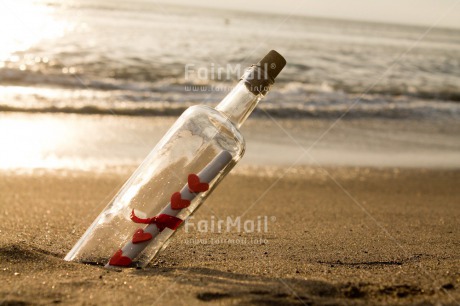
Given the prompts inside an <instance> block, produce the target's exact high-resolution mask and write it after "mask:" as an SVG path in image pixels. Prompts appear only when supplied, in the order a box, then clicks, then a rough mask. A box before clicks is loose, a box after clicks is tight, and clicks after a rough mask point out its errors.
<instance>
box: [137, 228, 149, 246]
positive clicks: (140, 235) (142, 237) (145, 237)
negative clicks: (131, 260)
mask: <svg viewBox="0 0 460 306" xmlns="http://www.w3.org/2000/svg"><path fill="white" fill-rule="evenodd" d="M152 238H153V236H152V234H150V233H145V232H144V230H143V229H142V228H140V229H138V230H137V231H136V232H135V233H134V235H133V240H132V241H133V243H134V244H136V243H141V242H144V241H149V240H150V239H152Z"/></svg>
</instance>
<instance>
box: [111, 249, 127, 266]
mask: <svg viewBox="0 0 460 306" xmlns="http://www.w3.org/2000/svg"><path fill="white" fill-rule="evenodd" d="M131 262H132V260H131V258H129V257H126V256H123V251H122V250H118V251H117V252H116V253H115V254H114V255H113V256H112V258H110V261H109V265H111V266H121V267H127V266H129V265H130V264H131Z"/></svg>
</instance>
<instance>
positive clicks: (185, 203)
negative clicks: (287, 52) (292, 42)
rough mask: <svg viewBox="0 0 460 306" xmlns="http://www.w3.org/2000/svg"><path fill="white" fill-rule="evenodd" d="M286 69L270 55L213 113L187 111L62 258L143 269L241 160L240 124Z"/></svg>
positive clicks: (206, 109) (282, 61)
mask: <svg viewBox="0 0 460 306" xmlns="http://www.w3.org/2000/svg"><path fill="white" fill-rule="evenodd" d="M285 64H286V61H285V59H284V58H283V57H282V56H281V55H280V54H279V53H277V52H276V51H274V50H272V51H270V52H269V53H268V54H267V55H266V56H265V57H264V58H263V59H262V60H261V61H260V62H259V63H258V64H256V65H252V66H251V67H250V68H248V69H247V70H246V72H245V73H244V75H243V76H242V77H241V79H240V81H239V82H238V84H237V85H236V87H235V88H234V89H233V90H232V91H231V92H230V93H229V94H228V95H227V96H226V97H225V98H224V99H223V100H222V102H220V103H219V104H218V105H217V107H216V108H212V107H209V106H203V105H198V106H192V107H190V108H188V109H187V110H186V111H185V112H184V113H183V114H182V115H181V116H180V117H179V119H178V120H177V121H176V122H175V123H174V124H173V126H172V127H171V128H170V129H169V131H168V132H167V133H166V135H165V136H164V137H163V138H162V139H161V140H160V141H159V143H158V144H157V145H156V146H155V148H154V149H153V150H152V151H151V153H150V154H149V155H148V156H147V158H146V159H145V160H144V161H143V162H142V164H141V165H140V166H139V167H138V169H137V170H136V171H135V172H134V173H133V175H132V176H131V177H130V178H129V179H128V181H127V182H126V183H125V184H124V186H123V187H122V188H121V190H120V191H119V192H118V193H117V194H116V195H115V197H114V198H113V199H112V201H111V202H110V203H109V204H108V205H107V207H106V208H105V209H104V210H103V211H102V212H101V213H100V214H99V216H98V217H97V218H96V220H95V221H94V222H93V223H92V225H91V226H90V227H89V228H88V229H87V231H86V232H85V234H84V235H83V236H82V237H81V238H80V240H79V241H78V242H77V243H76V244H75V246H74V247H73V248H72V250H71V251H70V252H69V253H68V254H67V256H66V257H65V260H68V261H80V262H85V263H95V264H101V265H105V266H106V267H111V266H140V267H144V266H146V265H147V264H148V263H149V262H150V261H151V260H152V259H153V257H155V255H157V254H158V252H159V251H160V250H162V249H163V248H165V247H166V244H167V242H169V239H170V238H171V236H172V235H173V234H174V232H175V230H176V229H177V228H178V227H179V226H180V225H181V224H182V223H183V221H184V220H186V219H187V217H189V216H190V215H191V214H192V213H193V212H194V211H195V210H196V209H197V208H198V207H199V206H200V205H201V204H202V203H203V202H204V201H205V200H206V198H207V197H208V196H209V194H210V193H211V192H212V190H213V189H214V188H216V186H217V185H218V183H219V182H220V181H221V180H222V179H223V178H224V177H225V175H226V174H227V173H228V172H229V171H230V170H231V169H232V168H233V166H234V165H235V164H236V163H237V162H238V161H239V160H240V159H241V157H242V156H243V153H244V150H245V143H244V138H243V136H242V135H241V133H240V131H239V127H240V126H241V125H242V124H243V123H244V121H245V120H246V119H247V117H248V116H249V115H250V114H251V112H252V111H253V110H254V108H255V107H256V106H257V103H258V102H259V101H260V100H261V99H262V98H263V97H264V96H265V95H266V94H267V92H268V91H269V89H270V86H271V85H272V84H273V83H274V80H275V77H276V76H277V75H278V74H279V73H280V71H281V70H282V69H283V67H284V66H285Z"/></svg>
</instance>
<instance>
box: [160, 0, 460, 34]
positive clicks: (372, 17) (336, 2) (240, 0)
mask: <svg viewBox="0 0 460 306" xmlns="http://www.w3.org/2000/svg"><path fill="white" fill-rule="evenodd" d="M163 1H164V0H163ZM167 3H175V4H183V5H193V6H204V7H217V8H224V9H225V8H228V9H236V10H245V11H263V12H274V13H282V14H295V15H307V16H320V17H333V18H341V19H352V20H368V21H377V22H389V23H401V24H416V25H424V26H431V25H433V24H436V25H437V26H440V27H451V28H460V0H282V1H280V0H231V1H221V0H193V1H190V0H168V1H167Z"/></svg>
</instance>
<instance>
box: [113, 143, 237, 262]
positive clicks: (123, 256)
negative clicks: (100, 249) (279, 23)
mask: <svg viewBox="0 0 460 306" xmlns="http://www.w3.org/2000/svg"><path fill="white" fill-rule="evenodd" d="M231 160H232V155H231V154H230V153H229V152H228V151H222V152H220V153H219V154H218V155H217V156H216V157H215V158H214V159H213V160H212V161H211V162H210V163H209V164H207V165H206V167H205V168H203V170H201V171H200V172H199V173H198V174H193V173H191V174H189V175H188V178H187V184H185V186H184V187H183V188H182V190H180V191H178V192H175V193H173V194H172V195H171V201H170V202H169V203H168V204H167V205H166V206H165V207H164V208H163V210H162V211H161V212H160V213H159V214H158V215H156V216H154V217H151V218H139V217H138V216H136V214H135V212H134V210H133V211H132V212H131V216H130V217H131V220H132V221H133V222H135V223H141V224H147V226H146V227H145V228H139V229H137V230H136V231H135V232H134V234H133V236H132V239H131V240H130V241H129V242H128V243H126V244H125V246H123V247H122V248H121V249H119V250H118V251H116V252H115V254H114V255H113V256H112V258H111V259H110V261H109V262H108V263H107V264H106V267H111V266H122V267H126V266H129V265H131V263H132V262H133V260H135V259H136V257H138V256H139V255H140V254H141V253H142V251H143V250H144V249H145V248H146V247H147V246H148V245H149V244H150V243H153V242H154V241H155V238H156V237H157V236H158V235H159V234H160V233H161V232H162V231H163V230H164V229H165V228H169V229H171V230H176V229H177V228H178V227H179V226H180V225H181V224H182V222H183V221H184V220H182V219H180V218H178V217H177V215H179V214H180V213H181V212H182V210H184V209H187V207H189V206H190V204H191V202H192V200H193V199H195V197H196V196H197V195H198V194H200V193H201V192H205V191H207V190H208V189H209V183H210V182H211V181H212V180H213V179H214V178H216V177H217V175H218V174H219V172H221V171H222V170H223V169H224V168H225V166H227V165H228V164H229V163H230V161H231Z"/></svg>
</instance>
